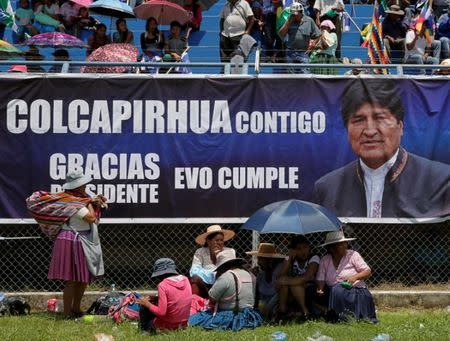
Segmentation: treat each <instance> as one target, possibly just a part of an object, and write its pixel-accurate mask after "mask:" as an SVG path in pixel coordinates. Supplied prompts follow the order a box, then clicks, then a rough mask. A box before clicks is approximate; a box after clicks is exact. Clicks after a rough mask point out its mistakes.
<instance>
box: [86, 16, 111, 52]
mask: <svg viewBox="0 0 450 341" xmlns="http://www.w3.org/2000/svg"><path fill="white" fill-rule="evenodd" d="M110 43H111V38H110V37H109V35H107V34H106V25H105V24H98V25H97V29H96V31H95V32H94V34H93V35H92V36H90V37H89V40H88V48H87V55H88V56H89V55H90V54H91V53H92V52H93V51H94V50H96V49H98V48H99V47H101V46H104V45H107V44H110Z"/></svg>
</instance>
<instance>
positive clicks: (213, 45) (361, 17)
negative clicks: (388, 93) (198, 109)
mask: <svg viewBox="0 0 450 341" xmlns="http://www.w3.org/2000/svg"><path fill="white" fill-rule="evenodd" d="M15 2H16V1H13V7H14V8H16V7H15V6H16V4H15ZM17 2H18V1H17ZM225 2H226V0H218V1H217V2H216V3H215V4H214V5H212V6H211V7H210V8H209V9H208V10H206V11H203V21H202V25H201V28H200V31H198V32H193V33H191V37H190V39H189V43H190V46H191V49H190V51H189V56H190V60H191V62H220V58H219V38H218V37H219V13H220V11H221V9H222V7H223V6H224V4H225ZM345 9H346V11H347V12H348V13H350V14H352V18H353V20H354V21H355V22H356V24H357V25H358V26H359V27H360V28H361V27H362V26H363V25H364V24H366V23H370V21H371V17H372V11H373V6H372V5H355V6H354V8H353V10H352V6H351V5H349V4H347V5H345ZM90 14H91V15H92V16H94V17H95V18H97V19H99V20H100V21H102V22H103V23H105V24H106V25H107V27H108V31H109V32H108V33H109V34H112V33H113V32H114V31H115V30H116V27H115V20H116V18H111V17H105V16H101V15H96V14H95V13H93V12H91V13H90ZM126 20H127V24H128V28H129V30H131V31H132V32H133V34H134V43H135V45H136V46H137V47H138V48H140V41H139V37H140V34H141V33H142V32H143V31H144V27H145V20H141V19H126ZM161 29H162V30H163V31H165V33H166V34H167V32H168V29H169V27H168V26H162V27H161ZM5 39H6V40H8V41H10V42H11V41H12V32H11V29H7V31H6V34H5ZM360 44H361V38H360V34H359V31H358V29H357V28H356V27H355V26H354V24H353V23H352V24H351V25H350V31H348V32H342V42H341V56H342V57H348V58H349V59H352V58H360V59H361V60H362V61H365V60H366V58H367V49H366V48H362V47H360ZM18 47H19V48H20V49H22V50H24V51H26V50H27V46H20V45H19V46H18ZM53 51H54V49H53V48H42V49H40V53H41V54H42V55H44V56H45V58H46V60H53V56H52V52H53ZM69 53H70V58H71V60H84V59H85V56H86V51H85V49H80V48H72V49H69ZM249 61H250V62H252V61H254V53H253V54H252V56H251V57H250V60H249ZM47 68H48V67H47ZM218 71H219V70H218V69H217V68H216V69H211V68H201V69H195V70H194V72H195V73H216V72H218ZM263 71H264V70H263ZM268 71H269V72H271V71H272V70H266V72H268ZM341 73H342V72H341Z"/></svg>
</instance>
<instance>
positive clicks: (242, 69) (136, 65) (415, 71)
mask: <svg viewBox="0 0 450 341" xmlns="http://www.w3.org/2000/svg"><path fill="white" fill-rule="evenodd" d="M17 64H19V65H26V66H37V65H39V66H61V72H59V73H68V72H69V70H70V69H71V68H73V67H75V68H76V69H79V68H80V67H82V66H89V67H127V68H129V69H128V70H127V72H124V73H122V74H130V75H131V74H133V73H135V70H137V69H145V68H158V69H163V70H165V71H162V72H161V73H156V74H164V73H167V70H169V69H171V71H172V70H173V69H174V68H177V67H188V68H192V69H194V70H195V69H202V71H204V69H205V68H215V69H216V70H220V71H219V72H218V73H225V74H231V73H237V74H243V75H246V74H250V73H252V72H253V73H254V74H256V75H258V74H262V73H264V72H263V71H264V70H265V69H266V70H268V69H272V70H276V71H274V72H275V73H276V74H277V75H280V74H281V73H286V74H297V72H300V71H301V70H304V69H307V70H309V71H311V69H315V70H320V69H337V70H338V71H342V70H352V69H361V70H368V71H369V73H372V71H373V70H389V74H395V75H400V76H401V75H419V76H420V75H421V73H422V75H425V72H428V73H431V72H432V71H437V70H439V71H440V72H441V73H439V74H434V73H433V74H431V75H432V76H444V77H446V78H447V77H450V65H428V64H427V65H418V64H375V65H374V64H362V65H356V64H297V63H261V62H260V60H259V58H257V59H256V61H255V62H254V63H240V64H236V65H234V64H230V63H219V62H195V63H177V62H130V63H116V62H87V61H50V60H48V61H46V60H44V61H11V60H7V61H5V60H1V61H0V66H11V65H17ZM141 72H142V73H147V72H145V70H144V71H141ZM75 73H76V72H75ZM193 73H194V72H193ZM91 74H92V73H91ZM152 74H153V75H155V73H152ZM203 74H205V73H204V72H203ZM307 74H311V72H309V73H307ZM329 76H333V75H327V77H329ZM334 76H339V77H341V76H343V75H342V74H341V75H334ZM377 76H383V75H377ZM428 76H429V75H428Z"/></svg>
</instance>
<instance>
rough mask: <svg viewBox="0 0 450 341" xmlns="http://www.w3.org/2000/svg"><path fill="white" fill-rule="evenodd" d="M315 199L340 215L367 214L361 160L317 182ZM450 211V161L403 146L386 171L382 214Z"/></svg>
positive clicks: (408, 215) (400, 215)
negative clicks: (434, 157)
mask: <svg viewBox="0 0 450 341" xmlns="http://www.w3.org/2000/svg"><path fill="white" fill-rule="evenodd" d="M313 200H314V202H316V203H318V204H319V205H322V206H324V207H326V208H329V209H331V210H332V211H334V212H335V213H336V214H337V215H338V216H339V217H367V205H366V195H365V191H364V173H363V170H362V168H361V166H360V162H359V160H356V161H353V162H351V163H349V164H348V165H346V166H344V167H342V168H339V169H337V170H334V171H332V172H330V173H328V174H326V175H325V176H323V177H322V178H320V179H319V180H317V182H316V183H315V185H314V199H313ZM448 214H450V165H447V164H444V163H441V162H436V161H431V160H428V159H425V158H422V157H420V156H417V155H414V154H411V153H408V152H406V151H405V150H404V149H403V148H400V151H399V153H398V157H397V160H396V161H395V164H394V166H393V167H392V168H391V169H390V171H389V172H388V174H387V175H386V180H385V184H384V192H383V202H382V208H381V215H382V217H393V218H423V217H439V216H445V215H448Z"/></svg>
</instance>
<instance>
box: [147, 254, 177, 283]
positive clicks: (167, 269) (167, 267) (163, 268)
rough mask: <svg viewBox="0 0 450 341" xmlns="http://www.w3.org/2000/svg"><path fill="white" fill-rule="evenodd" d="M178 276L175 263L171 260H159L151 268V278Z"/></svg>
mask: <svg viewBox="0 0 450 341" xmlns="http://www.w3.org/2000/svg"><path fill="white" fill-rule="evenodd" d="M169 274H170V275H178V271H177V267H176V265H175V262H174V261H173V259H171V258H159V259H157V260H156V262H155V265H154V266H153V273H152V278H154V277H159V276H162V275H169Z"/></svg>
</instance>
